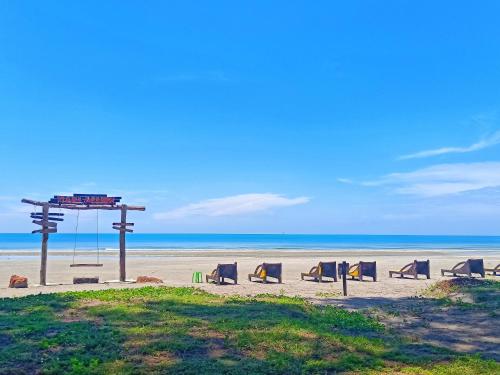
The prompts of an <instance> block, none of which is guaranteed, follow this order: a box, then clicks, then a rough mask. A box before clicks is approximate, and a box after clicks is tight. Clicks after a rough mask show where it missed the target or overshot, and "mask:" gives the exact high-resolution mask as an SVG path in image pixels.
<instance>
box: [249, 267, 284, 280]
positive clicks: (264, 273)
mask: <svg viewBox="0 0 500 375" xmlns="http://www.w3.org/2000/svg"><path fill="white" fill-rule="evenodd" d="M269 277H272V278H273V279H277V280H278V283H280V284H281V263H262V264H259V265H258V266H257V268H256V269H255V272H254V273H250V274H248V280H249V281H256V280H252V279H257V280H260V281H262V282H263V283H267V282H268V280H267V279H268V278H269Z"/></svg>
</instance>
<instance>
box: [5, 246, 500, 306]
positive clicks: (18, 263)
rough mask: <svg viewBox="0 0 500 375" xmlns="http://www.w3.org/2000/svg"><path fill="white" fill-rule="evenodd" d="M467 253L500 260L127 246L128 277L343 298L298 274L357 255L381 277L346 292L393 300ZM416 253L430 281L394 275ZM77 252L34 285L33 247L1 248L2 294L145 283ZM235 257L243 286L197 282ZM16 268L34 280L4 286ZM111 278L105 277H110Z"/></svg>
mask: <svg viewBox="0 0 500 375" xmlns="http://www.w3.org/2000/svg"><path fill="white" fill-rule="evenodd" d="M95 257H96V253H95V252H90V251H88V252H77V255H76V259H75V260H76V262H78V263H95V261H96V258H95ZM467 258H483V259H484V261H485V265H489V266H493V265H496V264H497V263H498V262H499V261H500V250H499V251H493V250H487V251H478V250H476V251H465V252H462V251H459V252H457V251H450V250H447V249H427V250H418V251H417V250H413V249H409V250H403V251H401V250H400V251H394V250H392V249H385V250H363V249H360V250H356V251H353V250H351V249H349V250H345V249H344V250H333V251H332V250H305V251H304V250H303V251H297V250H262V249H259V250H241V249H235V250H227V249H223V250H222V249H220V250H204V251H200V250H163V251H159V250H154V251H138V250H128V251H127V279H130V280H135V279H136V278H137V277H138V276H144V275H147V276H154V277H158V278H160V279H162V280H163V281H164V285H167V286H195V287H200V288H202V289H204V290H207V291H209V292H212V293H217V294H239V295H257V294H261V293H271V294H286V295H293V296H302V297H307V298H318V296H321V295H329V296H330V297H332V296H333V297H339V298H340V296H341V295H340V291H341V283H340V282H337V283H322V284H318V283H315V282H306V281H301V280H300V273H301V272H306V271H309V269H310V268H311V267H312V266H315V265H317V263H318V262H319V261H337V263H340V262H342V261H344V260H345V261H347V262H349V263H350V264H353V263H356V262H358V261H360V260H364V261H376V262H377V272H378V281H377V282H371V281H363V282H358V281H349V282H348V288H349V295H350V296H354V297H367V298H369V297H380V296H384V295H389V296H391V297H394V298H401V297H412V296H416V295H418V294H419V293H420V292H421V291H422V290H423V289H425V288H427V287H429V286H430V285H432V284H433V283H434V282H436V281H437V280H441V279H443V278H442V277H441V275H440V269H441V268H450V267H452V266H453V265H455V264H456V263H458V262H460V261H462V260H465V259H467ZM414 259H429V260H430V263H431V279H430V280H427V279H424V278H421V279H420V280H413V279H404V280H401V279H397V278H393V279H390V278H389V276H388V272H389V270H397V269H399V268H401V267H402V266H404V265H405V264H407V263H410V262H412V261H413V260H414ZM72 261H73V251H72V250H67V251H49V257H48V271H47V280H48V283H49V284H55V285H48V286H36V285H37V284H38V282H39V268H40V259H39V253H36V252H30V251H27V252H19V251H17V250H16V251H10V252H9V251H1V252H0V297H15V296H23V295H29V294H38V293H52V292H63V291H70V290H89V289H92V290H94V289H106V288H126V287H137V286H140V285H141V284H130V283H115V282H111V283H109V281H115V280H117V279H118V274H119V271H118V253H117V252H115V251H113V252H112V253H110V252H109V251H104V252H101V253H100V262H101V263H103V267H97V268H96V267H89V268H71V267H69V266H70V264H71V263H72ZM264 261H265V262H269V263H274V262H276V263H277V262H281V263H282V264H283V284H265V285H263V284H260V283H251V282H249V281H248V280H247V275H248V273H251V272H253V271H254V270H255V267H256V266H257V265H258V264H260V263H262V262H264ZM232 262H237V263H238V273H239V280H238V285H224V286H217V285H212V284H206V283H201V284H198V283H192V274H193V272H196V271H197V272H202V273H203V274H204V275H205V274H207V273H209V272H211V271H212V270H213V269H214V268H215V267H216V265H217V263H232ZM12 274H17V275H22V276H26V277H28V279H29V284H30V287H29V288H27V289H10V288H7V286H8V282H9V278H10V275H12ZM75 276H98V277H99V278H100V282H101V283H100V284H97V285H92V284H87V285H73V284H72V280H73V277H75ZM106 282H108V283H106Z"/></svg>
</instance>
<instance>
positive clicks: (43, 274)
mask: <svg viewBox="0 0 500 375" xmlns="http://www.w3.org/2000/svg"><path fill="white" fill-rule="evenodd" d="M42 207H43V211H42V212H43V220H44V221H48V220H49V205H48V204H47V203H46V204H44V205H43V206H42ZM43 228H44V229H45V228H47V227H46V226H44V227H43ZM48 241H49V234H48V233H43V234H42V254H41V255H42V260H41V264H40V285H47V242H48Z"/></svg>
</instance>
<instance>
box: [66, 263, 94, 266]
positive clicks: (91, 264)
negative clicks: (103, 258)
mask: <svg viewBox="0 0 500 375" xmlns="http://www.w3.org/2000/svg"><path fill="white" fill-rule="evenodd" d="M69 266H70V267H102V263H73V264H70V265H69Z"/></svg>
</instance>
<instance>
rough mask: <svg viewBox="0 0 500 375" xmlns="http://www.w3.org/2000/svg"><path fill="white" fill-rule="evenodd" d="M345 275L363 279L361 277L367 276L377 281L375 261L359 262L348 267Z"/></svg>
mask: <svg viewBox="0 0 500 375" xmlns="http://www.w3.org/2000/svg"><path fill="white" fill-rule="evenodd" d="M347 275H348V276H351V278H352V279H353V280H354V279H358V280H359V281H363V277H365V276H368V277H371V278H372V279H373V281H377V262H359V263H356V264H353V265H352V266H350V267H349V270H348V271H347Z"/></svg>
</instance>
